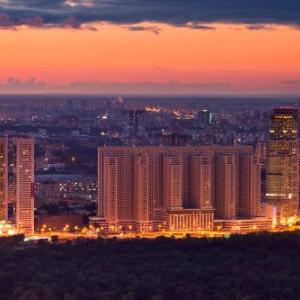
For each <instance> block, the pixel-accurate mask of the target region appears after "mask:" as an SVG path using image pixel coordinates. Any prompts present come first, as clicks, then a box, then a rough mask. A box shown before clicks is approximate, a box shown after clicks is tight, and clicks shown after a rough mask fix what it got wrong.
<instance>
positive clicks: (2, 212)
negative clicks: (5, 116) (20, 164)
mask: <svg viewBox="0 0 300 300" xmlns="http://www.w3.org/2000/svg"><path fill="white" fill-rule="evenodd" d="M7 154H8V150H7V138H6V137H1V138H0V220H5V219H7V197H8V162H7Z"/></svg>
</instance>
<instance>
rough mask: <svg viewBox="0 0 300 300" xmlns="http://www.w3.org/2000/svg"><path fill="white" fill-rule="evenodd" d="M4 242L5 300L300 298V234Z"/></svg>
mask: <svg viewBox="0 0 300 300" xmlns="http://www.w3.org/2000/svg"><path fill="white" fill-rule="evenodd" d="M18 240H19V237H15V238H9V239H1V240H0V299H21V300H24V299H26V300H35V299H47V300H53V299H54V300H55V299H62V300H70V299H72V300H75V299H80V300H81V299H107V300H110V299H122V300H135V299H153V300H162V299H175V300H176V299H178V300H182V299H203V300H206V299H209V300H210V299H215V300H219V299H226V300H227V299H228V300H229V299H230V300H252V299H254V300H255V299H264V300H266V299H274V300H276V299H278V300H283V299H300V288H299V283H300V233H299V232H293V233H277V234H267V233H266V234H252V235H247V236H233V237H232V238H230V239H194V238H186V239H181V240H179V239H178V240H177V239H176V240H175V239H172V238H171V239H167V238H157V239H156V240H144V239H136V240H126V241H125V240H122V241H118V240H114V239H111V240H104V239H99V240H77V241H76V243H75V244H74V243H72V242H67V243H65V244H54V245H49V244H46V243H39V244H38V246H37V247H34V248H28V249H26V248H25V249H24V248H22V247H20V246H17V245H18Z"/></svg>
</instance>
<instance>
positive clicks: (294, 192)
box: [265, 108, 299, 225]
mask: <svg viewBox="0 0 300 300" xmlns="http://www.w3.org/2000/svg"><path fill="white" fill-rule="evenodd" d="M297 136H298V110H297V109H294V108H279V109H274V111H273V113H272V115H271V118H270V126H269V140H268V143H267V160H266V194H265V200H266V202H267V203H270V204H273V205H274V206H275V207H276V208H277V223H280V224H283V225H285V224H291V223H294V222H295V221H296V216H297V213H298V208H299V166H298V158H299V152H298V142H297Z"/></svg>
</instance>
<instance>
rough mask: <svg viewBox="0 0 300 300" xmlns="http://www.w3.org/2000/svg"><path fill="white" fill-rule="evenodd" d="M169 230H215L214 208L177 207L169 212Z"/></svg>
mask: <svg viewBox="0 0 300 300" xmlns="http://www.w3.org/2000/svg"><path fill="white" fill-rule="evenodd" d="M167 218H168V225H169V226H168V227H169V228H168V229H169V231H176V232H178V231H183V232H185V231H187V232H189V231H199V230H207V231H210V230H213V226H214V210H213V209H207V210H203V209H176V210H170V211H169V212H168V214H167Z"/></svg>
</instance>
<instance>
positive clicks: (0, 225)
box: [0, 221, 18, 236]
mask: <svg viewBox="0 0 300 300" xmlns="http://www.w3.org/2000/svg"><path fill="white" fill-rule="evenodd" d="M17 233H18V232H17V230H16V227H15V225H14V224H11V223H8V222H6V221H1V222H0V236H12V235H15V234H17Z"/></svg>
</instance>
